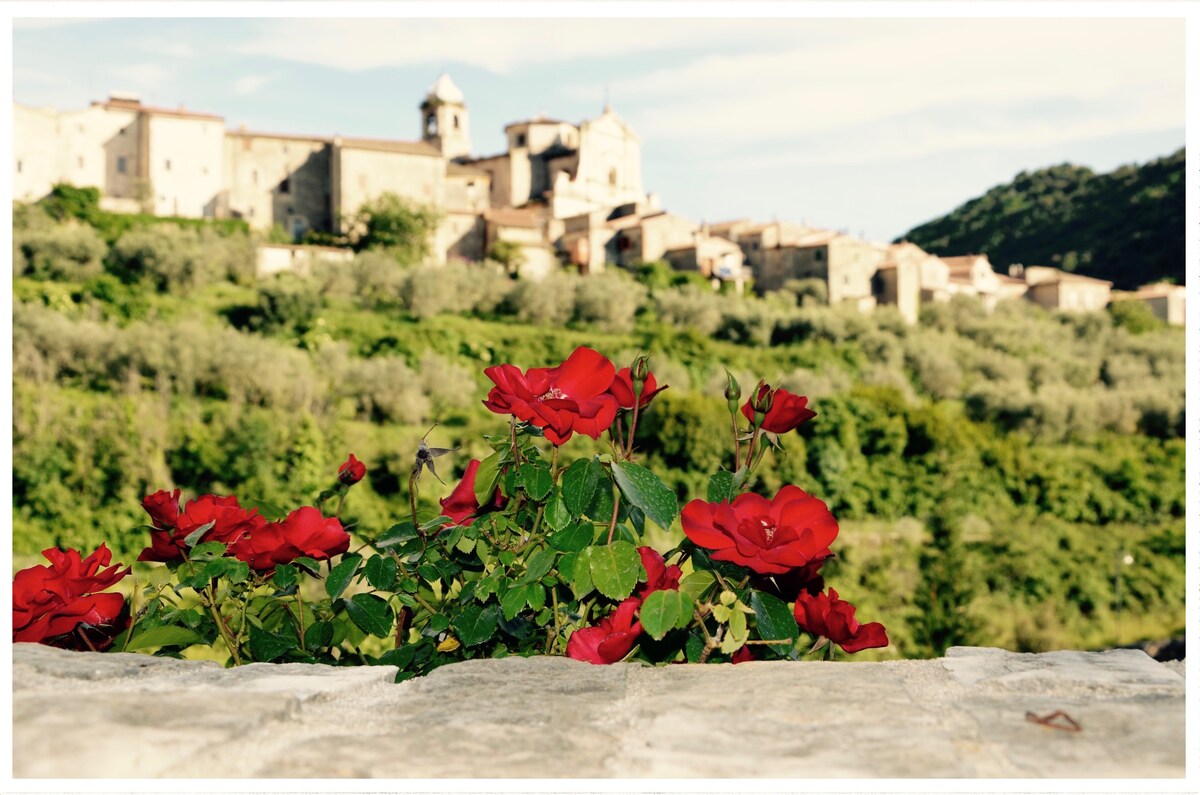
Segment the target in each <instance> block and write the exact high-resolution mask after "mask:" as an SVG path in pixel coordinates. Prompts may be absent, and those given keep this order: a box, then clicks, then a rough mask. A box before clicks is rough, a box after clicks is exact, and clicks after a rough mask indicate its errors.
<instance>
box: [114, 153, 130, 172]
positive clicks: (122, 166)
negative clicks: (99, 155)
mask: <svg viewBox="0 0 1200 795" xmlns="http://www.w3.org/2000/svg"><path fill="white" fill-rule="evenodd" d="M128 164H129V161H128V160H126V159H125V158H123V157H118V158H117V173H118V174H124V173H126V172H127V171H128V170H129V165H128Z"/></svg>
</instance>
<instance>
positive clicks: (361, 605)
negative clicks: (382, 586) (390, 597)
mask: <svg viewBox="0 0 1200 795" xmlns="http://www.w3.org/2000/svg"><path fill="white" fill-rule="evenodd" d="M346 613H347V614H348V615H349V616H350V620H351V621H353V622H354V623H355V624H357V625H358V628H359V629H361V630H362V631H363V632H367V633H370V634H371V635H375V636H376V637H380V638H386V637H387V636H388V635H390V634H392V626H393V622H394V620H395V615H394V614H393V613H392V606H391V605H390V604H388V603H387V600H386V599H383V598H380V597H378V596H376V595H375V594H373V593H356V594H354V596H352V597H350V599H349V600H348V601H347V602H346Z"/></svg>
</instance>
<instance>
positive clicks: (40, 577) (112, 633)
mask: <svg viewBox="0 0 1200 795" xmlns="http://www.w3.org/2000/svg"><path fill="white" fill-rule="evenodd" d="M42 556H43V557H45V558H46V559H47V560H49V561H50V565H49V566H32V567H30V568H28V569H23V570H21V571H18V572H17V573H16V576H14V577H13V642H14V643H44V644H46V645H48V646H58V647H60V648H64V649H76V650H81V651H82V650H84V649H89V648H93V649H96V650H97V651H100V650H102V649H106V648H108V647H109V646H111V645H112V642H113V638H115V637H116V636H117V635H119V634H121V633H122V632H124V631H125V628H126V627H127V626H129V608H128V606H127V605H126V604H125V597H124V596H122V595H121V594H119V593H96V591H103V590H104V589H106V588H111V587H112V586H113V585H115V584H116V583H117V582H119V581H120V580H121V579H122V578H124V577H125V576H126V575H128V574H129V568H128V567H126V568H125V570H124V571H121V567H120V565H116V566H108V564H109V562H110V561H111V560H112V552H111V551H110V550H109V549H108V547H107V546H105V545H104V544H101V545H100V548H99V549H97V550H96V551H95V552H93V553H92V554H90V555H88V556H87V557H86V558H83V559H82V560H81V559H80V556H79V552H78V551H77V550H74V549H68V550H66V551H65V552H64V551H62V550H59V549H47V550H45V551H43V552H42ZM101 566H108V568H106V569H103V570H101V568H100V567H101ZM76 630H78V631H76ZM81 633H82V634H83V635H84V636H86V638H87V640H86V641H85V640H84V639H83V638H81V637H79V636H80V634H81ZM89 644H90V645H89Z"/></svg>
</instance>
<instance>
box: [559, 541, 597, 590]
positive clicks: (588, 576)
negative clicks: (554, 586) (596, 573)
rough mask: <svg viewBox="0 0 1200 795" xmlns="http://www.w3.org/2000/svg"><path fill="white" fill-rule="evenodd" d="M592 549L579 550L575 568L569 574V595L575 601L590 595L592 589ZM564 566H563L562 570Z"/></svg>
mask: <svg viewBox="0 0 1200 795" xmlns="http://www.w3.org/2000/svg"><path fill="white" fill-rule="evenodd" d="M593 549H594V547H585V548H584V549H582V550H580V552H579V554H578V555H576V557H575V566H574V568H573V569H572V570H571V571H570V572H569V576H570V579H571V593H573V594H574V595H575V598H576V599H582V598H583V597H585V596H587V595H588V594H589V593H591V590H592V588H593V587H594V585H593V583H592V556H591V551H592V550H593ZM565 567H566V564H564V568H565Z"/></svg>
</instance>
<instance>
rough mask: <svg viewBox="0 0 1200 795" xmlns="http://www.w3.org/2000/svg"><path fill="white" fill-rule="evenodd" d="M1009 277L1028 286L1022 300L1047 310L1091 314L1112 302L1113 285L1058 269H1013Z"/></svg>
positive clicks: (1019, 266) (1033, 267) (1031, 267)
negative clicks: (1027, 300) (1024, 299)
mask: <svg viewBox="0 0 1200 795" xmlns="http://www.w3.org/2000/svg"><path fill="white" fill-rule="evenodd" d="M1009 275H1010V276H1012V277H1013V278H1016V279H1024V281H1025V284H1027V285H1028V290H1027V292H1026V293H1025V297H1026V298H1027V299H1029V300H1030V301H1033V302H1034V303H1035V304H1037V305H1038V306H1041V307H1044V308H1046V309H1050V310H1061V311H1065V312H1093V311H1097V310H1100V309H1103V308H1104V307H1106V306H1108V303H1109V301H1110V300H1111V299H1112V282H1107V281H1104V280H1103V279H1093V278H1091V277H1090V276H1080V275H1079V274H1077V273H1068V272H1067V271H1064V270H1061V269H1059V268H1048V267H1044V266H1033V265H1031V266H1029V267H1025V266H1023V265H1013V266H1012V267H1011V268H1009Z"/></svg>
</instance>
